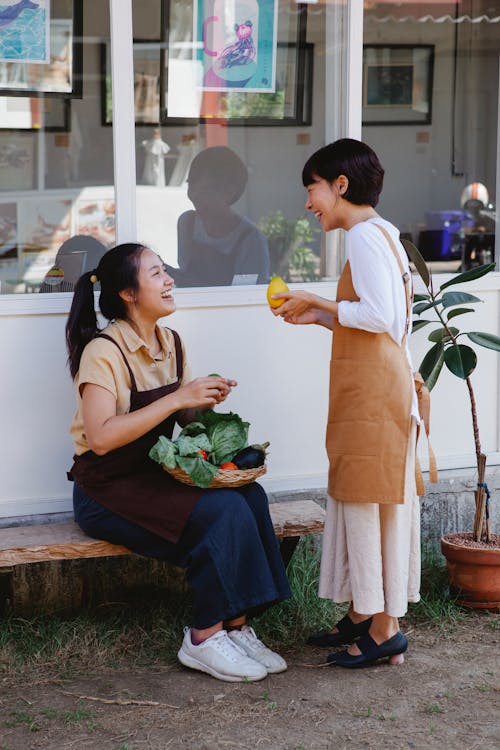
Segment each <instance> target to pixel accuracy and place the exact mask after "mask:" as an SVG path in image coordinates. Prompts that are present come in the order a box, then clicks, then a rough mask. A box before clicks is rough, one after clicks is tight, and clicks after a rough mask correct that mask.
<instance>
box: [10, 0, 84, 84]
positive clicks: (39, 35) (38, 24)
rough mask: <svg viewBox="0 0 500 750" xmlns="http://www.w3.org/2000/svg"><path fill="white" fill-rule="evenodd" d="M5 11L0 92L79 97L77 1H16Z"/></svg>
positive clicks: (79, 12) (79, 19) (80, 1)
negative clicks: (7, 15) (8, 11)
mask: <svg viewBox="0 0 500 750" xmlns="http://www.w3.org/2000/svg"><path fill="white" fill-rule="evenodd" d="M32 6H35V7H32ZM10 9H11V10H10V13H9V18H8V23H7V24H3V25H1V26H0V94H8V95H9V96H30V95H31V96H38V95H39V94H44V95H46V96H51V97H52V96H53V97H57V96H63V97H68V98H81V96H82V18H83V0H57V1H54V0H52V2H49V0H37V2H36V3H24V2H23V3H21V2H20V3H17V4H16V5H13V6H10ZM3 10H5V9H3ZM7 10H9V6H8V7H7ZM37 45H38V46H39V47H40V49H37V52H36V54H34V53H33V49H35V48H37ZM44 49H45V50H46V51H47V53H46V59H43V57H42V55H43V54H44V52H43V50H44Z"/></svg>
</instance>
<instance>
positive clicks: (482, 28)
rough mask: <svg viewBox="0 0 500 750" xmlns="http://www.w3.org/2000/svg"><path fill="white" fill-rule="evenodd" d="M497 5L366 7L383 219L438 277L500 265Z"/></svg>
mask: <svg viewBox="0 0 500 750" xmlns="http://www.w3.org/2000/svg"><path fill="white" fill-rule="evenodd" d="M499 54H500V23H499V17H498V3H494V2H492V1H491V0H461V1H460V2H456V3H455V2H453V3H440V4H439V5H437V4H436V3H435V2H420V3H410V4H409V3H408V2H405V1H403V2H402V1H401V0H398V2H393V3H391V2H370V3H365V22H364V54H363V110H362V111H363V139H364V140H365V141H367V142H368V143H369V144H370V145H371V146H373V148H374V149H375V150H376V151H377V153H378V154H379V156H380V158H381V161H382V163H383V165H384V167H385V169H386V182H385V187H384V192H383V194H382V200H381V204H380V210H381V212H382V213H383V214H384V215H385V216H386V217H387V218H388V219H390V220H391V221H393V222H394V223H395V224H397V225H398V226H399V227H400V229H401V232H402V233H403V235H404V236H406V237H407V238H408V239H411V240H413V242H414V243H415V244H416V245H417V246H418V248H419V249H420V251H421V252H422V254H423V256H424V258H426V260H427V261H429V262H430V264H431V266H432V267H433V268H434V270H435V271H446V272H450V271H456V270H466V269H468V268H471V267H473V266H475V265H479V264H482V263H487V262H490V261H492V260H493V259H494V258H495V227H496V225H497V224H496V222H497V215H496V211H495V204H496V202H497V185H498V180H499V176H498V175H499V171H498V165H499V156H498V152H497V143H498V98H499Z"/></svg>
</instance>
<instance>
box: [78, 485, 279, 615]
mask: <svg viewBox="0 0 500 750" xmlns="http://www.w3.org/2000/svg"><path fill="white" fill-rule="evenodd" d="M73 506H74V511H75V520H76V522H77V523H78V525H79V526H80V527H81V528H82V529H83V531H85V533H86V534H88V535H89V536H91V537H94V538H96V539H104V540H106V541H108V542H112V543H113V544H121V545H123V546H125V547H128V549H130V550H132V551H133V552H136V553H138V554H139V555H144V556H146V557H153V558H156V559H159V560H166V561H168V562H171V563H173V564H174V565H178V566H180V567H182V568H186V570H187V579H188V581H189V584H190V585H191V587H192V589H193V594H194V603H193V627H195V628H200V629H201V628H208V627H211V626H212V625H215V623H217V622H219V621H221V620H222V621H226V620H229V619H232V618H234V617H237V616H238V615H242V614H251V613H252V611H253V610H257V611H261V610H262V609H264V608H266V607H268V606H270V605H271V604H273V603H276V602H278V601H281V600H282V599H287V598H288V597H290V596H291V592H290V587H289V585H288V580H287V577H286V573H285V569H284V566H283V562H282V560H281V555H280V551H279V546H278V542H277V540H276V536H275V533H274V529H273V525H272V521H271V517H270V515H269V508H268V501H267V496H266V493H265V491H264V490H263V488H262V487H261V486H260V485H259V484H256V483H253V484H249V485H246V486H244V487H238V488H237V489H216V490H205V491H204V492H203V494H202V495H201V497H200V499H199V501H198V502H197V504H196V506H195V508H194V510H193V512H192V513H191V516H190V517H189V521H188V523H187V525H186V527H185V529H184V531H183V533H182V536H181V538H180V539H179V541H178V542H177V544H173V543H172V542H168V541H166V540H165V539H163V538H162V537H160V536H157V535H156V534H153V533H151V532H150V531H147V530H146V529H143V528H142V527H141V526H138V525H136V524H134V523H132V522H130V521H127V520H126V519H125V518H122V517H121V516H118V515H117V514H116V513H113V512H112V511H110V510H108V509H107V508H105V507H103V506H102V505H100V504H99V503H96V502H95V500H92V498H90V497H88V496H87V495H85V493H84V492H83V490H82V488H81V487H80V486H79V485H78V484H77V483H76V482H75V483H74V489H73Z"/></svg>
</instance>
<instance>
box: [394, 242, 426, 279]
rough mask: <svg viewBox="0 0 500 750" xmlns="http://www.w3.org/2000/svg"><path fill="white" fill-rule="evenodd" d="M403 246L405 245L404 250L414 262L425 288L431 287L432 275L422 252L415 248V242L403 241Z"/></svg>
mask: <svg viewBox="0 0 500 750" xmlns="http://www.w3.org/2000/svg"><path fill="white" fill-rule="evenodd" d="M401 244H402V245H403V247H404V249H405V250H406V252H407V255H408V257H409V258H410V260H411V261H412V263H413V265H414V266H415V268H416V269H417V272H418V275H419V276H420V278H421V279H422V281H423V282H424V284H425V286H427V287H428V286H429V283H430V274H429V269H428V268H427V264H426V262H425V260H424V259H423V257H422V256H421V255H420V252H419V251H418V249H417V248H416V247H415V245H414V244H413V242H410V240H401Z"/></svg>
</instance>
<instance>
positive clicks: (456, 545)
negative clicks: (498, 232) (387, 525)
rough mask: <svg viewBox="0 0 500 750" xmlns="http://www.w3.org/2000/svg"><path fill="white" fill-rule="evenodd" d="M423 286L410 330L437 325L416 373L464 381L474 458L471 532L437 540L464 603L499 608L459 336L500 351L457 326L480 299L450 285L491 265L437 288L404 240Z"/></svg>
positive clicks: (468, 350) (493, 546) (497, 542)
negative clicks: (447, 373) (445, 372)
mask: <svg viewBox="0 0 500 750" xmlns="http://www.w3.org/2000/svg"><path fill="white" fill-rule="evenodd" d="M403 244H404V246H405V249H406V251H407V253H408V255H409V257H410V259H411V260H412V262H413V264H414V266H415V268H416V270H417V272H418V274H419V276H420V278H421V279H422V281H423V283H424V285H425V287H426V293H425V294H416V295H415V297H414V300H413V301H414V306H413V314H414V315H415V316H417V317H416V318H414V321H413V332H415V331H419V330H420V329H422V328H423V327H424V326H428V325H430V324H433V323H434V324H435V323H437V324H438V327H437V328H434V329H433V330H432V331H431V333H430V334H429V336H428V339H429V341H430V342H431V347H430V349H429V351H428V352H427V353H426V354H425V356H424V358H423V360H422V362H421V364H420V374H421V375H422V377H423V379H424V380H425V383H426V385H427V387H428V389H429V390H432V388H433V387H434V386H435V384H436V382H437V380H438V378H439V376H440V374H441V372H442V371H443V365H444V366H445V369H447V370H449V371H450V372H451V373H452V374H453V375H455V376H456V377H458V378H460V379H461V380H464V381H465V385H466V388H467V393H468V398H469V405H470V412H471V426H472V432H473V438H474V446H475V452H476V463H477V489H476V490H475V493H474V495H475V515H474V527H473V529H472V531H468V532H460V533H455V534H446V535H445V536H444V537H443V538H442V539H441V551H442V553H443V555H444V556H445V558H446V563H447V568H448V576H449V580H450V588H451V590H452V592H453V593H454V594H456V595H457V596H458V599H459V602H460V603H461V604H463V605H465V606H469V607H474V608H482V609H498V608H500V535H498V534H492V533H491V526H490V496H489V491H488V486H487V484H486V455H485V454H484V453H483V451H482V448H481V440H480V435H479V426H478V419H477V409H476V399H475V396H474V390H473V387H472V381H471V374H472V373H473V371H474V369H475V367H476V364H477V353H476V351H475V350H474V349H473V348H472V347H470V346H468V345H467V344H464V343H461V342H459V340H460V339H462V340H463V339H464V338H466V339H469V340H470V341H472V342H473V343H474V344H476V345H479V346H480V347H485V348H487V349H493V350H494V351H497V352H500V338H499V337H498V336H494V335H493V334H491V333H482V332H479V331H460V330H459V329H458V328H457V318H458V317H459V316H462V315H465V314H468V313H473V312H474V308H472V307H470V305H474V304H476V303H478V302H480V301H481V300H480V299H479V298H478V297H475V296H474V295H472V294H469V293H467V292H463V291H450V287H452V286H456V285H458V284H463V283H465V282H467V281H473V280H474V279H479V278H480V277H481V276H485V275H486V274H488V273H490V272H491V271H493V270H494V268H495V264H494V263H488V264H486V265H481V266H477V267H475V268H472V269H470V270H468V271H465V272H464V273H460V274H457V275H456V276H454V277H453V278H452V279H450V280H449V281H446V282H444V283H443V284H441V285H440V286H439V288H438V289H436V288H435V286H434V281H433V278H432V274H431V272H430V270H429V268H428V266H427V264H426V263H425V261H424V259H423V257H422V255H421V254H420V253H419V251H418V250H417V248H416V247H415V245H413V243H411V242H409V241H408V240H403Z"/></svg>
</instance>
